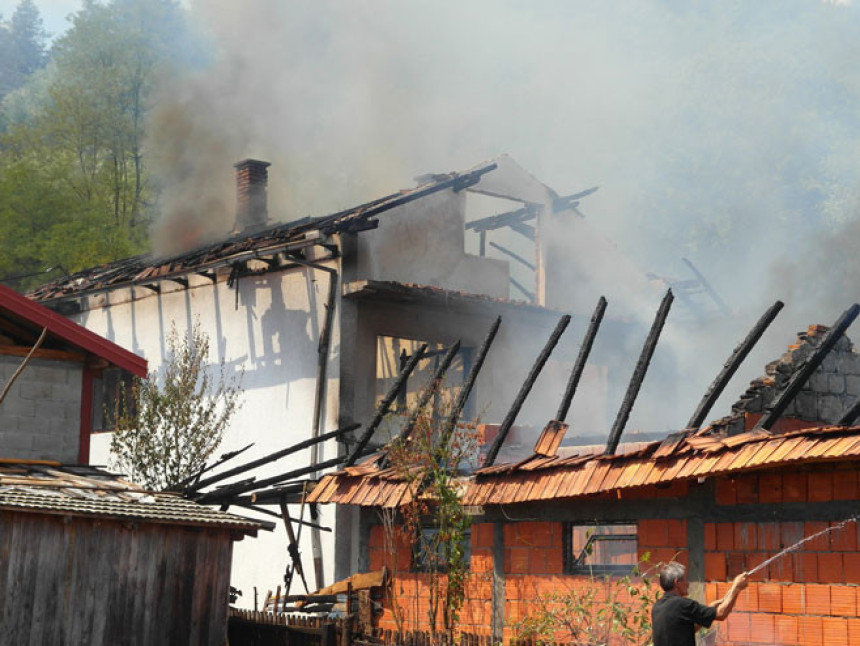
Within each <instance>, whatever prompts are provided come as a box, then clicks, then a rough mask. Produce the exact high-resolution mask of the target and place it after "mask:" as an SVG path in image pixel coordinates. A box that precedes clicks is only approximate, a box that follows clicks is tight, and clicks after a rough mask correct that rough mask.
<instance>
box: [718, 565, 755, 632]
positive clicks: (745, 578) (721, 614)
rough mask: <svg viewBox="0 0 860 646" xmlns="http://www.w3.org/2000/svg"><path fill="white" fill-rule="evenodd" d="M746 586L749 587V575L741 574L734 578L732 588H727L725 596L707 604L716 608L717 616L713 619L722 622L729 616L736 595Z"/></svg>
mask: <svg viewBox="0 0 860 646" xmlns="http://www.w3.org/2000/svg"><path fill="white" fill-rule="evenodd" d="M747 585H749V574H747V573H746V572H741V573H740V574H738V575H737V576H736V577H735V580H734V581H732V587H731V588H729V591H728V592H726V596H724V597H723V598H722V599H717V600H716V601H714V602H713V603H710V604H708V605H709V606H712V607H716V609H717V616H716V617H715V619H716V620H717V621H723V620H724V619H725V618H726V617H728V616H729V613H730V612H731V611H732V608H734V607H735V601H737V600H738V595H739V594H740V593H741V591H742V590H743V589H744V588H746V587H747Z"/></svg>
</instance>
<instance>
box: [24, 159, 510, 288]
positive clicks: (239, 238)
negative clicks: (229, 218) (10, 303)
mask: <svg viewBox="0 0 860 646" xmlns="http://www.w3.org/2000/svg"><path fill="white" fill-rule="evenodd" d="M495 168H496V164H495V163H489V164H484V165H482V166H479V167H477V168H475V169H472V170H470V171H465V172H462V173H456V172H455V173H447V174H444V175H432V176H430V177H429V178H428V179H427V181H425V182H424V183H422V184H420V185H419V186H416V187H415V188H412V189H405V190H401V191H398V192H397V193H392V194H390V195H386V196H385V197H382V198H379V199H377V200H373V201H371V202H367V203H365V204H361V205H359V206H356V207H353V208H351V209H347V210H345V211H339V212H337V213H333V214H331V215H326V216H322V217H316V218H310V217H308V218H303V219H301V220H296V221H293V222H288V223H285V224H278V225H275V226H271V227H267V228H264V229H260V230H257V231H253V232H250V233H239V234H237V235H235V236H233V237H230V238H228V239H226V240H223V241H220V242H217V243H213V244H209V245H206V246H203V247H200V248H199V249H195V250H193V251H189V252H187V253H183V254H180V255H177V256H173V257H170V258H158V257H157V256H155V255H153V254H144V255H140V256H135V257H132V258H127V259H124V260H119V261H116V262H113V263H108V264H106V265H101V266H99V267H93V268H90V269H85V270H83V271H80V272H77V273H75V274H71V275H69V276H64V277H62V278H60V279H58V280H55V281H52V282H50V283H47V284H45V285H42V286H40V287H38V288H36V289H34V290H32V291H31V292H30V293H29V296H30V298H32V299H33V300H36V301H41V302H45V303H55V302H59V301H63V300H69V299H71V298H74V297H75V296H77V295H82V294H94V293H97V292H102V291H108V290H112V289H117V288H121V287H142V288H147V289H151V290H154V291H158V289H159V283H160V282H162V281H175V282H179V283H180V284H183V285H185V286H187V284H188V276H189V274H192V275H193V274H197V275H199V276H203V277H205V278H209V279H210V280H212V279H214V274H212V273H211V272H212V271H213V270H215V269H217V268H220V267H226V266H231V267H233V268H234V270H235V271H237V272H242V274H243V275H248V274H249V273H263V272H265V271H266V270H267V269H272V268H285V267H287V266H289V264H290V262H291V260H290V254H297V253H299V252H301V251H302V250H303V249H306V248H308V247H311V246H315V245H321V246H323V247H325V246H326V244H327V238H328V237H329V236H331V235H332V234H336V233H357V232H359V231H366V230H369V229H375V228H376V227H377V226H379V220H377V219H375V216H377V215H379V214H381V213H384V212H385V211H388V210H390V209H393V208H395V207H398V206H401V205H403V204H406V203H408V202H411V201H413V200H417V199H420V198H422V197H425V196H427V195H431V194H433V193H436V192H439V191H442V190H445V189H449V188H450V189H453V190H455V191H458V190H462V189H465V188H467V187H469V186H472V185H474V184H475V183H477V182H478V181H480V179H481V177H482V176H483V175H484V174H486V173H489V172H490V171H492V170H494V169H495ZM329 250H330V251H332V252H336V248H335V247H333V246H332V247H330V249H329ZM279 254H285V255H286V257H285V258H281V257H279ZM255 261H256V262H257V264H259V265H260V267H259V268H258V269H257V270H256V272H255V270H254V269H249V268H248V266H247V263H249V262H255Z"/></svg>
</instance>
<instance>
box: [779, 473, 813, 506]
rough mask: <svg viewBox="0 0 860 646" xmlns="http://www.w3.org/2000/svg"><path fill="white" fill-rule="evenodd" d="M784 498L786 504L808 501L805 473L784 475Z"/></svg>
mask: <svg viewBox="0 0 860 646" xmlns="http://www.w3.org/2000/svg"><path fill="white" fill-rule="evenodd" d="M782 498H783V500H784V501H785V502H806V501H807V480H806V474H805V473H784V474H783V475H782Z"/></svg>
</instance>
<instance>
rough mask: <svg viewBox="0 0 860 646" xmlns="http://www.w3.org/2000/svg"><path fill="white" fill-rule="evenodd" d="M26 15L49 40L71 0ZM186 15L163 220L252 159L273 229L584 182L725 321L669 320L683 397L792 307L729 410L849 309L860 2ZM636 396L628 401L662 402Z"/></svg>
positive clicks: (217, 203)
mask: <svg viewBox="0 0 860 646" xmlns="http://www.w3.org/2000/svg"><path fill="white" fill-rule="evenodd" d="M14 5H15V2H10V0H0V12H2V13H3V15H4V16H6V17H8V16H9V15H11V12H12V10H13V9H14ZM37 6H38V7H39V8H40V10H41V12H42V14H43V17H44V19H45V23H46V27H47V28H48V30H49V31H55V32H57V31H60V30H61V29H62V28H63V25H64V24H65V23H64V16H65V15H68V13H69V12H70V11H73V10H74V9H75V8H76V6H78V3H77V2H69V1H55V2H50V1H49V0H37ZM185 6H187V7H188V8H189V10H190V12H191V18H192V22H193V24H194V25H195V26H196V27H197V29H198V30H199V32H200V34H201V35H202V37H203V38H204V39H206V42H207V43H209V45H210V46H211V56H210V58H209V65H208V66H205V67H197V68H195V69H193V70H190V71H187V72H186V73H183V74H176V75H173V76H168V77H165V78H163V79H161V82H160V84H159V88H158V91H157V92H156V95H155V97H154V99H155V104H156V109H155V110H153V111H152V113H151V123H150V128H149V131H150V132H151V133H152V135H151V137H150V139H149V140H148V141H147V152H148V153H149V154H150V155H151V157H152V158H153V159H157V164H156V165H157V167H158V168H160V169H162V170H163V171H164V173H165V175H166V176H167V178H168V179H169V178H171V177H172V178H173V179H176V180H179V181H174V182H172V183H171V184H170V185H169V186H170V188H169V189H168V191H167V193H166V195H165V206H166V207H167V210H168V211H172V212H174V213H177V214H183V215H187V214H188V213H190V212H191V211H195V212H197V213H200V212H201V209H200V204H201V203H202V200H203V199H205V200H206V202H205V204H206V208H205V209H204V210H203V212H205V216H206V217H207V218H212V217H214V216H215V215H217V214H219V213H220V214H221V217H222V218H226V219H229V218H230V213H231V212H232V209H233V201H234V199H235V198H234V195H233V182H232V172H233V169H232V163H233V162H234V161H236V160H238V159H243V158H246V157H256V158H259V159H265V160H268V161H270V162H272V166H271V167H270V169H269V173H270V199H271V208H270V212H271V213H272V214H273V216H274V217H276V218H278V219H282V220H290V219H295V218H299V217H302V216H304V215H320V214H325V213H329V212H333V211H336V210H339V209H342V208H346V207H349V206H352V205H355V204H357V203H361V202H363V201H366V200H369V199H373V198H375V197H378V196H381V195H385V194H388V193H390V192H393V191H395V190H398V189H400V188H404V187H409V186H411V185H412V184H413V181H412V178H413V177H415V176H417V175H419V174H422V173H427V172H446V171H451V170H458V169H464V168H469V167H471V166H473V165H475V164H477V163H479V162H481V161H482V160H485V159H487V158H490V157H492V156H494V155H497V154H500V153H508V154H510V155H511V156H512V157H513V158H514V159H515V160H516V161H517V162H518V163H519V164H520V165H522V166H523V167H524V168H525V169H527V170H528V171H529V172H531V173H532V174H533V175H534V176H535V177H537V178H538V179H540V180H541V181H543V182H545V183H546V184H547V185H549V186H551V187H552V188H554V189H555V190H557V191H558V192H559V193H560V194H570V193H574V192H577V191H580V190H583V189H585V188H589V187H592V186H599V187H600V189H599V190H598V191H597V192H596V193H595V194H593V195H591V196H589V197H588V198H586V199H585V200H583V202H582V204H581V206H580V208H581V210H582V211H583V213H584V214H585V215H586V217H587V218H588V221H589V223H590V224H591V225H592V226H594V227H595V228H597V229H598V230H599V231H600V232H601V233H603V234H604V235H605V236H606V237H607V238H609V239H610V240H612V241H613V243H615V244H616V245H617V246H618V247H619V249H621V250H622V251H623V253H624V254H625V255H627V256H628V257H629V258H630V259H631V260H633V261H634V262H635V263H637V265H638V266H639V267H640V268H641V270H642V271H643V272H653V273H655V274H658V275H661V276H666V277H671V278H678V279H687V278H691V277H692V276H691V275H690V273H689V270H688V269H687V268H686V266H685V264H684V263H683V260H682V258H688V259H690V260H692V261H693V262H694V264H695V265H696V266H697V267H698V269H699V270H700V271H702V273H703V274H704V275H705V276H706V277H707V278H708V279H709V280H710V282H711V284H712V285H713V287H714V288H715V289H716V291H717V292H718V293H719V294H720V295H721V297H722V298H723V300H724V301H725V302H726V303H727V304H728V306H729V308H730V309H731V311H732V313H733V314H732V317H731V318H730V319H727V320H723V321H722V322H721V324H720V327H719V329H714V330H712V329H707V330H703V331H702V332H703V335H704V336H703V337H701V338H700V337H699V336H697V335H693V334H690V333H689V330H688V329H687V328H684V327H683V326H682V325H681V322H680V321H676V320H675V318H673V316H674V315H670V320H669V322H668V323H667V327H666V329H665V331H664V335H665V338H666V339H668V340H669V342H670V343H671V344H672V347H673V348H674V352H675V354H676V355H677V362H678V369H679V371H680V372H681V374H682V375H686V376H688V377H689V378H687V379H685V380H684V381H685V383H686V384H688V385H689V391H690V393H698V394H700V393H702V392H704V390H705V388H706V387H707V385H708V383H709V382H710V380H711V379H712V378H713V376H714V375H715V374H716V372H717V371H718V369H719V368H720V367H721V365H722V362H723V361H724V360H725V358H726V357H727V356H728V354H729V353H730V352H731V350H732V348H733V347H734V346H735V344H736V343H737V342H738V341H739V340H740V339H741V338H743V336H744V335H745V334H746V331H747V330H748V329H749V328H750V327H751V326H752V325H753V323H754V322H755V320H756V319H757V318H758V317H759V316H760V315H761V314H762V313H763V312H764V311H765V309H766V308H767V307H769V306H770V305H771V304H772V303H773V302H774V301H775V300H776V299H777V298H779V299H782V300H784V301H785V302H786V305H787V307H786V310H785V311H784V312H783V313H782V314H781V315H780V317H779V318H778V319H777V323H775V325H774V327H773V329H772V331H770V332H769V333H768V335H767V336H766V338H765V339H764V340H763V341H762V344H760V348H761V350H760V351H759V352H758V353H757V354H754V355H753V356H752V357H751V358H750V359H748V360H747V364H746V365H747V366H750V368H748V370H749V371H751V372H752V374H747V375H745V376H743V377H742V376H739V377H738V378H737V379H736V382H734V384H735V385H734V386H733V387H732V393H731V395H730V396H731V397H736V396H737V395H738V394H739V391H740V390H741V389H742V387H741V386H740V385H738V384H743V383H744V382H743V378H744V377H747V378H752V377H753V376H756V375H757V374H759V373H760V372H761V366H763V365H764V363H765V362H766V361H768V360H770V359H773V358H775V357H776V356H778V355H779V354H780V353H781V352H782V351H784V349H785V346H786V345H787V344H788V343H790V342H791V341H792V340H793V338H794V334H795V332H797V331H799V330H801V329H803V328H805V327H806V326H807V325H808V324H811V323H822V324H829V323H832V322H833V321H835V320H836V318H837V317H838V316H839V314H840V313H841V312H842V311H844V310H845V309H846V308H847V307H848V306H849V305H850V304H851V303H852V302H854V301H858V300H860V293H858V291H860V290H857V289H855V287H854V285H857V284H860V261H858V260H857V259H856V258H855V256H856V254H854V252H853V250H854V244H853V241H854V240H856V239H857V236H860V217H858V216H860V64H858V63H860V39H857V38H856V34H857V33H858V29H860V7H857V5H856V3H850V4H845V3H838V2H818V1H817V0H779V1H777V0H758V1H757V2H754V3H750V2H748V1H741V0H727V1H722V2H716V1H714V2H697V3H689V2H686V1H683V0H636V1H634V0H615V1H613V2H602V1H600V2H599V1H597V0H575V1H574V0H541V1H531V2H527V1H525V0H470V1H468V2H464V1H457V2H455V1H454V0H433V1H432V2H431V1H429V0H411V1H409V2H403V1H395V0H365V1H359V0H355V1H350V2H344V1H343V0H341V1H335V0H313V1H312V0H290V1H289V2H287V1H285V0H245V1H243V2H236V1H235V0H189V1H188V3H187V5H185ZM156 233H157V232H156ZM560 243H563V241H560ZM657 305H658V302H657V301H655V302H654V304H653V308H651V310H650V311H643V312H642V317H641V318H642V322H643V324H645V325H650V320H651V317H653V314H654V311H656V308H657ZM679 307H680V306H679V305H676V309H678V308H679ZM612 308H613V304H612V303H610V309H609V315H611V313H612V311H613V309H612ZM858 337H860V333H858ZM637 350H638V349H637ZM650 387H652V385H651V384H649V382H648V381H647V380H646V385H645V387H644V388H643V392H642V394H641V395H640V399H642V398H646V397H651V398H653V399H654V400H655V401H659V399H660V397H661V395H660V392H659V391H653V392H650V393H649V392H648V388H650ZM690 396H693V395H689V394H688V395H685V396H684V397H681V396H680V395H679V396H678V397H677V399H679V400H680V399H682V400H683V401H684V406H687V407H688V408H690V407H691V405H689V404H688V403H687V402H688V400H689V399H690ZM695 403H696V402H695V401H694V402H693V403H692V406H693V407H694V406H695ZM724 407H725V405H724ZM679 415H680V414H679ZM688 415H689V413H687V416H688ZM635 417H636V412H635V411H634V418H633V419H632V421H631V423H632V424H634V425H635V424H637V423H639V422H638V421H637V420H636V419H635ZM683 421H685V420H680V421H679V422H677V423H682V422H683ZM641 423H642V424H645V423H647V422H645V421H643V422H641Z"/></svg>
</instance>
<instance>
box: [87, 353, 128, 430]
mask: <svg viewBox="0 0 860 646" xmlns="http://www.w3.org/2000/svg"><path fill="white" fill-rule="evenodd" d="M133 379H134V376H133V375H132V374H131V373H129V372H126V371H125V370H120V369H119V368H108V369H106V370H102V373H101V375H99V376H98V377H96V378H95V379H93V421H92V430H93V431H112V430H113V429H114V428H116V419H115V417H116V411H117V407H119V410H123V407H124V410H125V411H127V412H128V413H130V414H133V413H134V411H136V410H137V402H135V401H134V400H133V398H132V396H131V391H132V383H133V381H132V380H133ZM123 398H124V399H125V402H124V404H121V401H120V400H121V399H123Z"/></svg>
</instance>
